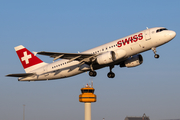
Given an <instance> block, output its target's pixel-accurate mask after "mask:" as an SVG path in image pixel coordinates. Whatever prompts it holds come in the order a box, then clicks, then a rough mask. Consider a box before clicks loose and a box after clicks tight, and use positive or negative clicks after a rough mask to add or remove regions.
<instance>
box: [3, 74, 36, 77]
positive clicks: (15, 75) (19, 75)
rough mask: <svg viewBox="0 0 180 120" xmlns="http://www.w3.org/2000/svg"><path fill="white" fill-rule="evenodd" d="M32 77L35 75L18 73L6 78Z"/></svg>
mask: <svg viewBox="0 0 180 120" xmlns="http://www.w3.org/2000/svg"><path fill="white" fill-rule="evenodd" d="M32 75H36V74H35V73H18V74H8V75H6V76H7V77H29V76H32Z"/></svg>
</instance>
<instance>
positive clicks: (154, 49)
mask: <svg viewBox="0 0 180 120" xmlns="http://www.w3.org/2000/svg"><path fill="white" fill-rule="evenodd" d="M151 50H152V51H153V52H154V57H155V58H159V55H158V54H156V52H157V51H156V48H155V47H153V48H151Z"/></svg>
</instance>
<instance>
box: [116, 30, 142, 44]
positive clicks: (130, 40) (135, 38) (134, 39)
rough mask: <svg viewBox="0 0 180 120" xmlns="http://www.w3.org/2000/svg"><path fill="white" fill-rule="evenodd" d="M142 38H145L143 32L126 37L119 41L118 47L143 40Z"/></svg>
mask: <svg viewBox="0 0 180 120" xmlns="http://www.w3.org/2000/svg"><path fill="white" fill-rule="evenodd" d="M142 39H143V34H142V33H139V34H138V35H134V36H131V37H129V38H126V39H124V40H119V41H118V42H117V47H122V45H124V46H125V45H126V44H130V43H133V42H137V41H138V40H142Z"/></svg>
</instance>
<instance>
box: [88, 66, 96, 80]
mask: <svg viewBox="0 0 180 120" xmlns="http://www.w3.org/2000/svg"><path fill="white" fill-rule="evenodd" d="M90 69H91V70H90V71H89V76H91V77H95V76H96V75H97V73H96V71H94V70H93V67H92V64H91V65H90Z"/></svg>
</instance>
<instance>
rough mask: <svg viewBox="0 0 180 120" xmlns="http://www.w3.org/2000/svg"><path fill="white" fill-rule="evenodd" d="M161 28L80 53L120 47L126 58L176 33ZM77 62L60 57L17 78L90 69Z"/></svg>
mask: <svg viewBox="0 0 180 120" xmlns="http://www.w3.org/2000/svg"><path fill="white" fill-rule="evenodd" d="M161 28H162V27H156V28H150V29H146V30H143V31H140V32H137V33H135V34H132V35H129V36H126V37H124V38H120V39H118V40H115V41H112V42H109V43H106V44H104V45H101V46H98V47H95V48H92V49H90V50H87V51H84V52H82V53H88V54H101V53H104V52H107V51H116V50H120V49H121V50H124V51H126V55H125V57H124V58H125V59H127V58H129V57H130V56H133V55H136V54H138V53H141V52H144V51H147V50H150V49H151V48H153V47H158V46H160V45H163V44H165V43H167V42H169V41H170V40H172V39H173V38H174V37H175V34H176V33H175V32H174V31H171V30H164V31H160V32H157V30H158V29H161ZM123 60H124V59H123ZM121 61H122V59H119V60H116V61H113V62H112V63H109V64H104V65H99V64H94V65H93V68H94V69H100V68H102V67H106V66H109V65H110V64H111V65H113V64H114V65H117V64H118V63H119V62H121ZM79 64H80V62H79V61H72V62H69V63H68V60H66V59H61V60H58V61H56V62H53V63H51V64H48V65H45V66H43V67H41V68H38V69H36V70H33V71H31V72H32V73H36V74H37V75H35V76H31V77H26V78H19V80H20V81H33V80H51V79H60V78H65V77H70V76H74V75H77V74H80V73H82V72H85V71H89V70H90V66H89V65H88V64H83V65H81V66H80V65H79Z"/></svg>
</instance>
